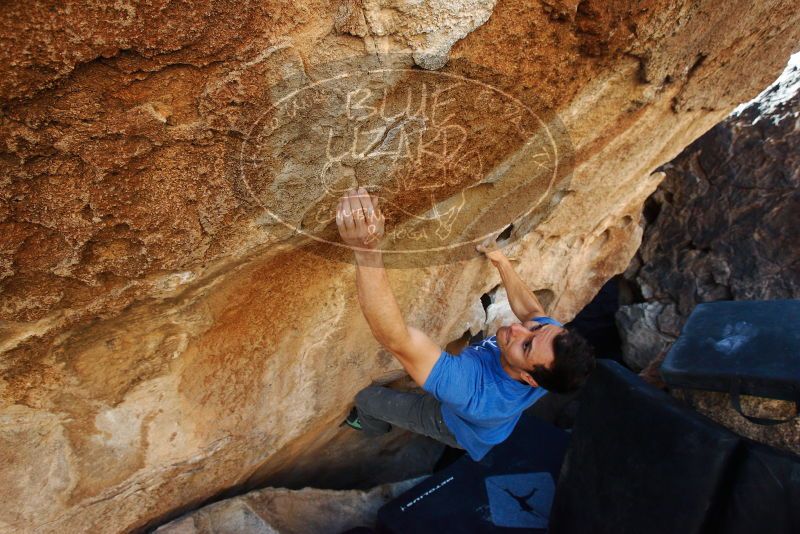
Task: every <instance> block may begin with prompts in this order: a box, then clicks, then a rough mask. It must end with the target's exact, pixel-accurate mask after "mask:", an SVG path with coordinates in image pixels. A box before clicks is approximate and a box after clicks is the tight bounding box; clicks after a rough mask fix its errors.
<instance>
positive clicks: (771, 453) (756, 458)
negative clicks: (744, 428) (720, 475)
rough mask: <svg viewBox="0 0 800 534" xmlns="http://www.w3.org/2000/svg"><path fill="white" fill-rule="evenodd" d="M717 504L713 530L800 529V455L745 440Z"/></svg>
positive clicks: (787, 532) (768, 533)
mask: <svg viewBox="0 0 800 534" xmlns="http://www.w3.org/2000/svg"><path fill="white" fill-rule="evenodd" d="M716 508H717V513H715V514H712V518H711V519H710V520H709V522H708V531H709V532H724V533H726V534H751V533H753V532H757V533H758V534H796V533H798V532H800V457H798V456H797V455H794V454H790V453H785V452H782V451H778V450H777V449H775V448H773V447H768V446H766V445H762V444H760V443H753V442H747V443H743V444H742V448H741V450H740V454H739V458H738V459H737V461H736V462H735V465H734V466H732V467H731V469H730V471H729V475H728V477H727V480H726V482H725V483H724V485H723V490H722V492H721V495H720V496H719V497H718V499H717V506H716Z"/></svg>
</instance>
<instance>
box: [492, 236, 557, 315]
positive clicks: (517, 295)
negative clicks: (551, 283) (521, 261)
mask: <svg viewBox="0 0 800 534" xmlns="http://www.w3.org/2000/svg"><path fill="white" fill-rule="evenodd" d="M477 249H478V252H483V253H484V254H485V255H486V257H487V258H489V259H490V260H491V262H492V265H494V266H495V267H496V268H497V270H498V271H499V272H500V278H501V279H502V280H503V287H505V288H506V293H507V294H508V303H509V304H511V311H513V312H514V315H516V316H517V319H519V320H520V321H522V322H525V321H529V320H530V319H531V317H536V316H540V315H545V311H544V307H543V306H542V303H541V302H539V299H537V298H536V295H535V294H534V293H533V291H531V290H530V288H529V287H528V286H527V285H526V284H525V282H523V281H522V278H520V277H519V275H518V274H517V271H515V270H514V266H513V265H512V264H511V261H510V260H509V259H508V258H507V257H506V255H505V254H503V252H502V251H501V250H500V249H499V248H497V243H496V242H495V241H494V239H488V240H487V241H485V242H484V243H483V244H481V245H478V247H477Z"/></svg>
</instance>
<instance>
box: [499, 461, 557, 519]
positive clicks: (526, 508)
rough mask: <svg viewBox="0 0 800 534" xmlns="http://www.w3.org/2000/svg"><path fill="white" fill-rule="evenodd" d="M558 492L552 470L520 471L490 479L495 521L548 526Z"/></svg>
mask: <svg viewBox="0 0 800 534" xmlns="http://www.w3.org/2000/svg"><path fill="white" fill-rule="evenodd" d="M555 491H556V485H555V482H553V477H552V476H551V475H550V473H547V472H543V473H518V474H515V475H499V476H494V477H488V478H487V479H486V493H487V494H488V495H489V509H490V510H491V514H492V523H494V524H495V525H497V526H498V527H515V528H547V524H548V522H549V520H550V507H551V506H552V504H553V495H554V494H555Z"/></svg>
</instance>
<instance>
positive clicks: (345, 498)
mask: <svg viewBox="0 0 800 534" xmlns="http://www.w3.org/2000/svg"><path fill="white" fill-rule="evenodd" d="M420 480H421V479H414V480H408V481H404V482H396V483H394V484H386V485H383V486H379V487H376V488H374V489H372V490H370V491H355V490H351V491H333V490H319V489H312V488H306V489H302V490H295V491H291V490H286V489H282V488H266V489H262V490H258V491H251V492H250V493H247V494H245V495H242V496H240V497H234V498H232V499H227V500H225V501H221V502H218V503H215V504H212V505H209V506H206V507H204V508H201V509H200V510H197V511H196V512H193V513H191V514H189V515H187V516H186V517H182V518H180V519H176V520H175V521H172V522H171V523H168V524H166V525H164V526H162V527H160V528H158V529H156V532H157V533H158V534H215V533H218V532H225V533H229V534H268V533H280V534H295V533H296V534H316V533H319V534H328V533H330V532H345V531H346V530H349V529H351V528H355V527H374V526H375V521H376V518H377V514H378V509H379V508H380V507H381V506H383V505H384V504H386V503H387V502H389V501H390V500H392V499H394V498H395V497H397V496H398V495H400V494H401V493H403V492H404V491H406V490H407V489H409V488H411V487H412V486H414V485H415V484H416V483H418V482H420Z"/></svg>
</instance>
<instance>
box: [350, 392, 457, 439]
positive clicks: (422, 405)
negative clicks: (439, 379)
mask: <svg viewBox="0 0 800 534" xmlns="http://www.w3.org/2000/svg"><path fill="white" fill-rule="evenodd" d="M356 409H357V410H358V419H359V421H361V428H362V429H363V431H364V433H365V434H367V435H369V436H378V435H380V434H385V433H387V432H389V431H390V430H391V429H392V426H396V427H400V428H404V429H406V430H410V431H411V432H414V433H416V434H422V435H424V436H428V437H429V438H433V439H435V440H436V441H440V442H442V443H444V444H445V445H449V446H451V447H456V448H459V449H461V448H463V447H461V446H460V445H459V444H458V442H457V441H456V437H455V436H454V435H453V433H452V432H451V431H450V429H449V428H447V425H446V424H445V422H444V419H442V407H441V404H440V403H439V401H438V400H436V398H435V397H434V396H433V395H431V394H430V393H414V392H405V391H395V390H393V389H389V388H386V387H381V386H370V387H368V388H365V389H362V390H361V391H359V392H358V394H357V395H356Z"/></svg>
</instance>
